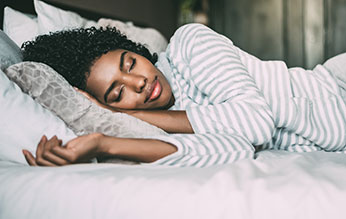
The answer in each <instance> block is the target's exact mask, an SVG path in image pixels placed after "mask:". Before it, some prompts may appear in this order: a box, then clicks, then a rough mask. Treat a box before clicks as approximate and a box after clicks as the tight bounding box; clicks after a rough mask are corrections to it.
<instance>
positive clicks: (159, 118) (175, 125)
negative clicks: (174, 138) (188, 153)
mask: <svg viewBox="0 0 346 219" xmlns="http://www.w3.org/2000/svg"><path fill="white" fill-rule="evenodd" d="M127 113H128V114H129V115H132V116H134V117H136V118H138V119H141V120H143V121H146V122H148V123H150V124H152V125H155V126H157V127H159V128H161V129H163V130H165V131H166V132H168V133H190V134H191V133H194V131H193V129H192V126H191V124H190V121H189V120H188V118H187V115H186V112H185V111H171V110H151V111H146V110H134V111H129V112H127Z"/></svg>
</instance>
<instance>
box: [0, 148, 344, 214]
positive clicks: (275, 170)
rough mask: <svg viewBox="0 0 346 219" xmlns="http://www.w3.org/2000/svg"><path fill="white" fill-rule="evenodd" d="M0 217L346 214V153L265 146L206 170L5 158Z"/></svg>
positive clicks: (0, 172)
mask: <svg viewBox="0 0 346 219" xmlns="http://www.w3.org/2000/svg"><path fill="white" fill-rule="evenodd" d="M0 218H1V219H11V218H15V219H20V218H25V219H30V218H35V219H38V218H44V219H48V218H59V219H60V218H73V219H77V218H83V219H88V218H102V219H106V218H121V219H126V218H136V219H138V218H150V219H152V218H160V219H163V218H174V219H176V218H189V219H191V218H198V219H201V218H208V219H218V218H263V219H269V218H277V219H283V218H294V219H296V218H304V219H307V218H314V219H318V218H333V219H336V218H346V155H345V154H336V153H326V152H311V153H304V154H297V153H289V152H283V151H263V152H260V153H259V156H258V158H257V159H256V160H243V161H239V162H237V163H235V164H230V165H225V166H217V167H210V168H205V169H197V168H172V167H161V166H159V167H158V166H151V165H140V166H139V165H137V166H131V165H130V166H125V165H118V164H80V165H71V166H65V167H57V168H55V167H53V168H52V167H29V166H23V165H18V164H13V163H8V162H4V161H2V162H0Z"/></svg>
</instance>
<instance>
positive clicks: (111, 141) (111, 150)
mask: <svg viewBox="0 0 346 219" xmlns="http://www.w3.org/2000/svg"><path fill="white" fill-rule="evenodd" d="M176 151H177V148H176V147H175V146H173V145H172V144H169V143H166V142H163V141H159V140H151V139H129V138H116V137H110V136H105V135H103V134H100V133H93V134H89V135H84V136H80V137H77V138H75V139H72V140H71V141H69V142H68V143H67V144H66V145H65V146H64V147H62V145H61V140H59V139H58V138H57V137H56V136H54V137H52V138H51V139H49V140H48V139H47V138H46V137H45V136H43V137H42V138H41V141H40V142H39V144H38V146H37V150H36V157H34V156H33V155H32V154H31V153H30V152H29V151H27V150H23V154H24V156H25V158H26V160H27V162H28V164H29V165H31V166H60V165H67V164H73V163H84V162H88V161H90V160H91V159H92V158H95V157H100V158H101V157H117V158H126V159H129V160H133V161H139V162H145V163H149V162H154V161H156V160H158V159H160V158H162V157H165V156H167V155H169V154H172V153H174V152H176Z"/></svg>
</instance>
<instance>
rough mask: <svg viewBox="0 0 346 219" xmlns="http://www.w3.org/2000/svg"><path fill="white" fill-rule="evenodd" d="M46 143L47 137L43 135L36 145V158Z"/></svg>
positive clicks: (39, 155)
mask: <svg viewBox="0 0 346 219" xmlns="http://www.w3.org/2000/svg"><path fill="white" fill-rule="evenodd" d="M46 143H47V137H46V136H45V135H43V136H42V138H41V140H40V142H39V143H38V145H37V149H36V158H38V157H41V155H42V153H43V150H44V146H45V144H46Z"/></svg>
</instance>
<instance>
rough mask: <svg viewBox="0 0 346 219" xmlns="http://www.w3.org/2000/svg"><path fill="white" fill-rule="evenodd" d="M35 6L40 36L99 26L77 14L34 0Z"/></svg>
mask: <svg viewBox="0 0 346 219" xmlns="http://www.w3.org/2000/svg"><path fill="white" fill-rule="evenodd" d="M34 6H35V10H36V13H37V19H38V32H39V34H47V33H49V32H55V31H59V30H63V29H71V28H76V27H91V26H97V23H96V22H95V21H92V20H88V19H85V18H83V17H81V16H80V15H79V14H77V13H75V12H72V11H66V10H62V9H60V8H57V7H54V6H52V5H49V4H47V3H45V2H43V1H39V0H34Z"/></svg>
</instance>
